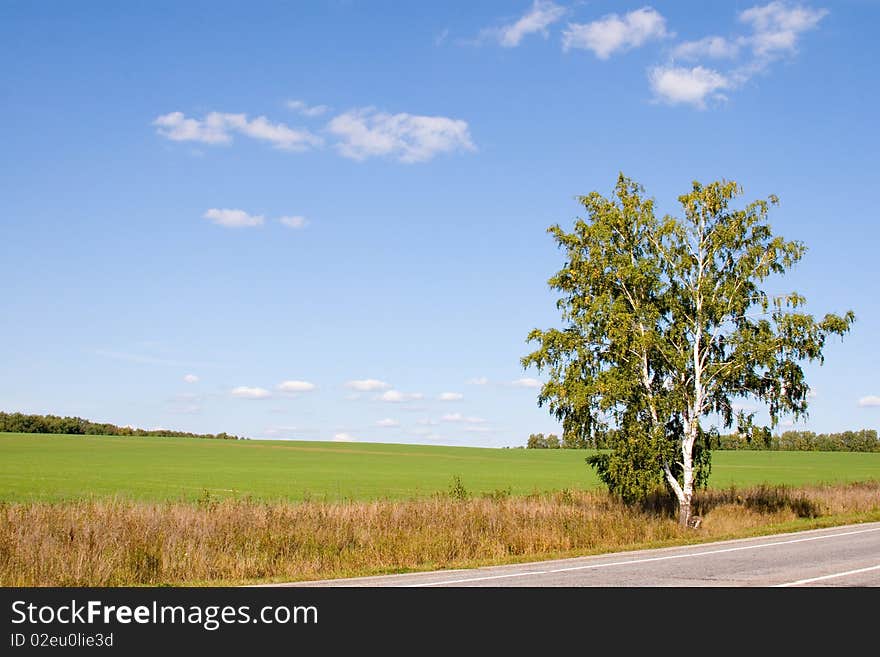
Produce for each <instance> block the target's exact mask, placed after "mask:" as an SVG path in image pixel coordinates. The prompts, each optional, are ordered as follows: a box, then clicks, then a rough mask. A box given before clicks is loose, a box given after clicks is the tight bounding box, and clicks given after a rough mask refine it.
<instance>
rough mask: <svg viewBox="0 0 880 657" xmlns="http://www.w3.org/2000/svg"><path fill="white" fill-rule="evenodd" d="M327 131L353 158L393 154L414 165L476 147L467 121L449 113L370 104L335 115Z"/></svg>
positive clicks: (344, 155)
mask: <svg viewBox="0 0 880 657" xmlns="http://www.w3.org/2000/svg"><path fill="white" fill-rule="evenodd" d="M327 130H328V131H329V132H330V133H332V134H333V135H335V136H336V137H337V138H338V139H339V142H338V143H337V144H336V149H337V150H338V151H339V153H340V154H341V155H342V156H343V157H347V158H350V159H352V160H365V159H367V158H370V157H391V158H393V159H396V160H398V161H400V162H404V163H406V164H412V163H415V162H426V161H428V160H430V159H432V158H434V157H436V156H437V155H439V154H441V153H452V152H455V151H473V150H476V147H475V146H474V144H473V141H472V140H471V135H470V130H469V128H468V124H467V122H466V121H462V120H460V119H451V118H448V117H445V116H419V115H414V114H406V113H400V114H388V113H386V112H380V111H377V110H376V109H374V108H372V107H366V108H361V109H354V110H351V111H348V112H345V113H344V114H340V115H339V116H336V117H334V118H333V119H332V120H331V121H330V122H329V123H328V124H327Z"/></svg>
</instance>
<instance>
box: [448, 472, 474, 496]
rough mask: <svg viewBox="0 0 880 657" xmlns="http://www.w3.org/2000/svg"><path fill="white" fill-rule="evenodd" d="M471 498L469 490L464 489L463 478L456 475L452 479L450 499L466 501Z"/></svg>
mask: <svg viewBox="0 0 880 657" xmlns="http://www.w3.org/2000/svg"><path fill="white" fill-rule="evenodd" d="M470 496H471V494H470V493H469V492H468V489H467V488H465V487H464V484H463V483H462V481H461V477H459V476H458V475H454V476H453V477H452V483H451V484H450V485H449V497H451V498H452V499H454V500H466V499H467V498H469V497H470Z"/></svg>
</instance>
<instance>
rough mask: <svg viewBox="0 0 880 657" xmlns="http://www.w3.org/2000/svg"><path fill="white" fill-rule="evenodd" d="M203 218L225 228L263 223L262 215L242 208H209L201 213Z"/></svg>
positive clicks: (249, 226)
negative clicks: (249, 212)
mask: <svg viewBox="0 0 880 657" xmlns="http://www.w3.org/2000/svg"><path fill="white" fill-rule="evenodd" d="M202 217H204V218H205V219H209V220H210V221H212V222H214V223H215V224H217V225H218V226H225V227H226V228H251V227H253V226H262V225H263V221H264V218H263V215H260V214H258V215H251V214H248V213H247V212H245V211H244V210H230V209H220V208H211V209H210V210H208V211H207V212H205V214H203V215H202Z"/></svg>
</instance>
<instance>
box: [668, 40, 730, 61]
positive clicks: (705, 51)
mask: <svg viewBox="0 0 880 657" xmlns="http://www.w3.org/2000/svg"><path fill="white" fill-rule="evenodd" d="M741 45H742V40H735V41H730V40H728V39H725V38H724V37H720V36H707V37H704V38H702V39H700V40H698V41H685V42H684V43H680V44H679V45H677V46H676V47H675V48H673V49H672V56H673V58H675V59H686V60H689V61H692V60H695V59H700V58H701V57H710V58H713V59H733V58H735V57H736V56H737V55H739V50H740V46H741Z"/></svg>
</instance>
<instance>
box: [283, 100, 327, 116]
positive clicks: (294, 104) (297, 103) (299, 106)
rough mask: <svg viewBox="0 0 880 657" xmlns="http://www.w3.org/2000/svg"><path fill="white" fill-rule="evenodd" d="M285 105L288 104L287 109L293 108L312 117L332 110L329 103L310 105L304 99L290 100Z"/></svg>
mask: <svg viewBox="0 0 880 657" xmlns="http://www.w3.org/2000/svg"><path fill="white" fill-rule="evenodd" d="M285 105H287V109H292V110H293V111H294V112H298V113H299V114H302V115H303V116H306V117H308V118H310V119H311V118H315V117H316V116H321V115H322V114H326V113H327V112H329V111H330V108H329V107H328V106H327V105H309V104H307V103H305V102H304V101H302V100H288V101H287V102H286V103H285Z"/></svg>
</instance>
